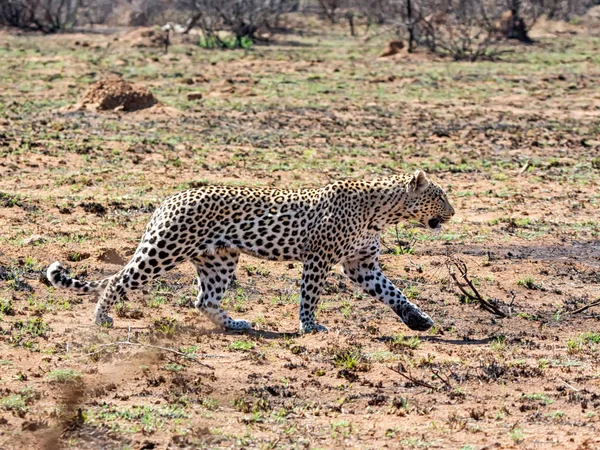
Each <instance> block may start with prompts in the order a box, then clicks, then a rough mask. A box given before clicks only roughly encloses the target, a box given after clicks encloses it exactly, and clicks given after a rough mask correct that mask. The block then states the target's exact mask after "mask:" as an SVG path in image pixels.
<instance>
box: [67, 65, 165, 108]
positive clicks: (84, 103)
mask: <svg viewBox="0 0 600 450" xmlns="http://www.w3.org/2000/svg"><path fill="white" fill-rule="evenodd" d="M156 104H158V100H157V99H156V97H155V96H154V95H153V94H152V92H150V91H149V90H148V89H146V88H144V87H141V86H134V85H132V84H130V83H128V82H127V81H125V80H123V78H121V76H119V75H113V74H111V75H108V76H106V77H104V79H102V80H100V81H97V82H96V83H94V84H92V85H91V86H90V87H89V89H88V90H87V92H86V93H85V95H84V96H83V98H82V99H81V101H80V102H79V105H78V107H79V108H81V109H93V110H98V111H112V110H119V111H138V110H140V109H146V108H150V107H151V106H154V105H156Z"/></svg>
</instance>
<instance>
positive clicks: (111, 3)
mask: <svg viewBox="0 0 600 450" xmlns="http://www.w3.org/2000/svg"><path fill="white" fill-rule="evenodd" d="M116 3H117V2H116V0H80V10H81V15H82V17H83V18H84V19H85V22H86V23H88V24H90V25H95V24H103V23H106V21H107V20H108V19H109V17H110V16H111V15H112V14H113V12H114V9H115V6H116Z"/></svg>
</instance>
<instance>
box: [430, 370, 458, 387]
mask: <svg viewBox="0 0 600 450" xmlns="http://www.w3.org/2000/svg"><path fill="white" fill-rule="evenodd" d="M431 373H432V374H433V375H434V376H435V377H436V378H439V379H440V380H442V383H444V384H445V385H446V387H447V388H448V389H450V390H452V389H454V386H452V385H451V384H450V380H449V379H448V377H446V379H444V378H443V377H442V375H441V374H440V371H439V370H433V369H431Z"/></svg>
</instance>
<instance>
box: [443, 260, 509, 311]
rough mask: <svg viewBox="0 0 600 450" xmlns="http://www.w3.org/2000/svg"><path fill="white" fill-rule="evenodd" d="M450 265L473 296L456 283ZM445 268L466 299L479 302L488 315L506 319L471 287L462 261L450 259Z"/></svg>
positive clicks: (471, 283) (456, 279)
mask: <svg viewBox="0 0 600 450" xmlns="http://www.w3.org/2000/svg"><path fill="white" fill-rule="evenodd" d="M451 264H453V265H454V266H455V267H456V268H457V269H458V271H459V272H460V275H461V277H462V279H463V280H464V282H465V283H466V284H467V286H468V287H469V288H470V289H471V290H472V291H473V294H471V293H470V292H469V291H467V290H466V289H465V287H464V286H463V285H462V284H461V283H460V282H459V281H458V278H457V277H456V273H455V272H454V271H453V270H452V268H451V267H450V265H451ZM446 266H447V267H448V272H450V276H451V277H452V279H453V280H454V282H455V283H456V286H457V287H458V289H460V291H461V292H462V293H463V294H464V295H465V296H466V297H468V298H469V299H471V300H475V301H477V302H479V304H480V305H481V307H482V308H483V309H484V310H486V311H487V312H489V313H492V314H496V315H497V316H500V317H507V316H506V313H505V312H503V311H502V310H500V309H499V308H498V307H497V306H495V305H492V304H491V303H490V302H488V301H487V300H485V299H484V298H483V297H482V296H481V294H480V293H479V291H477V288H476V287H475V286H474V285H473V282H472V281H471V280H470V279H469V277H468V274H467V265H466V264H465V263H464V262H463V261H461V260H460V259H457V258H452V259H449V260H448V261H446Z"/></svg>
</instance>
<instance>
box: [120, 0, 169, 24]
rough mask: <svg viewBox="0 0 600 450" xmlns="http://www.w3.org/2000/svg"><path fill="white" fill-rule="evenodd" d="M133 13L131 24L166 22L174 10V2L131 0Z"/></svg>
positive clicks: (166, 0) (164, 0)
mask: <svg viewBox="0 0 600 450" xmlns="http://www.w3.org/2000/svg"><path fill="white" fill-rule="evenodd" d="M130 2H131V9H132V15H131V20H130V25H133V26H149V25H156V24H164V23H166V22H168V21H169V20H170V19H171V17H170V15H169V12H173V10H172V9H171V8H172V6H173V5H172V2H171V1H169V0H130Z"/></svg>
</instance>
